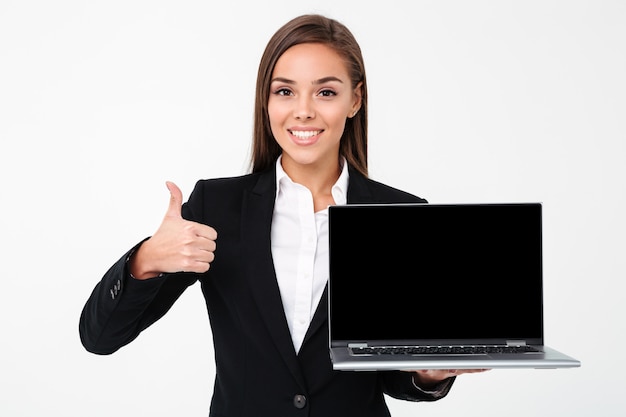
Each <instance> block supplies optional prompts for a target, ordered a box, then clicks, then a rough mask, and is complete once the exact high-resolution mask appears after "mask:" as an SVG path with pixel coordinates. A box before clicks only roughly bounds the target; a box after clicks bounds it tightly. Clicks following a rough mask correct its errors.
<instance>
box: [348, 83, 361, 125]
mask: <svg viewBox="0 0 626 417" xmlns="http://www.w3.org/2000/svg"><path fill="white" fill-rule="evenodd" d="M353 96H354V99H353V103H352V112H351V113H350V114H349V115H348V117H349V118H353V117H354V116H356V114H357V113H358V112H359V109H360V108H361V101H362V98H363V81H361V82H359V83H358V84H357V85H356V87H354V91H353Z"/></svg>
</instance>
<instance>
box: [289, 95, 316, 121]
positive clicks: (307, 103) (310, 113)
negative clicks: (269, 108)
mask: <svg viewBox="0 0 626 417" xmlns="http://www.w3.org/2000/svg"><path fill="white" fill-rule="evenodd" d="M293 117H294V118H296V119H297V120H308V119H312V118H314V117H315V109H314V106H313V103H312V101H311V99H310V98H308V97H304V96H302V97H300V98H299V99H298V100H297V101H296V104H295V106H294V109H293Z"/></svg>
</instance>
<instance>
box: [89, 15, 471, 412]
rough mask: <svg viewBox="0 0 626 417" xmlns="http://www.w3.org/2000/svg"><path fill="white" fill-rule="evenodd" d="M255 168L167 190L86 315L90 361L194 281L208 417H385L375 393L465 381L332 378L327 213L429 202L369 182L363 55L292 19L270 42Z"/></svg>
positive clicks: (327, 25)
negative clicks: (162, 208) (201, 319)
mask: <svg viewBox="0 0 626 417" xmlns="http://www.w3.org/2000/svg"><path fill="white" fill-rule="evenodd" d="M251 162H252V164H251V166H252V172H251V173H250V174H247V175H244V176H240V177H235V178H222V179H213V180H202V181H198V183H197V184H196V186H195V188H194V190H193V192H192V194H191V195H190V197H189V201H187V202H186V203H185V204H183V202H182V193H181V191H180V189H179V188H178V187H177V186H176V185H175V184H173V183H169V182H168V183H167V187H168V189H169V191H170V194H171V198H170V204H169V208H168V210H167V213H166V215H165V218H164V219H163V222H162V224H161V226H160V227H159V228H158V230H157V231H156V232H155V233H154V235H153V236H151V237H150V238H148V239H146V240H144V241H143V242H140V243H139V244H138V245H137V246H135V247H134V248H133V249H131V250H130V251H129V252H128V253H126V254H125V255H124V256H122V258H120V260H119V261H118V262H116V263H115V264H114V265H113V266H112V267H111V268H110V269H109V271H108V272H107V273H106V274H105V276H104V277H103V278H102V280H101V281H100V283H99V284H98V285H97V286H96V288H95V289H94V291H93V293H92V295H91V297H90V298H89V300H88V301H87V303H86V305H85V307H84V310H83V313H82V315H81V319H80V335H81V340H82V343H83V345H84V346H85V348H86V349H87V350H89V351H91V352H94V353H99V354H110V353H113V352H115V351H116V350H117V349H119V348H120V347H122V346H124V345H126V344H127V343H130V342H131V341H132V340H133V339H134V338H135V337H137V336H138V335H139V333H141V332H142V331H143V330H144V329H146V328H147V327H148V326H150V325H151V324H152V323H154V322H155V321H156V320H158V319H159V318H160V317H162V316H163V315H164V314H165V313H166V312H167V311H168V309H169V308H170V307H171V306H172V304H173V303H174V302H175V301H176V299H177V298H178V297H179V296H180V295H181V294H182V292H183V291H184V290H185V289H186V288H187V287H188V286H189V285H191V284H193V283H194V282H195V281H197V280H199V281H200V283H201V287H202V291H203V294H204V297H205V299H206V304H207V309H208V312H209V318H210V322H211V326H212V333H213V339H214V345H215V346H214V347H215V360H216V379H215V388H214V393H213V399H212V402H211V410H210V415H211V416H255V417H257V416H272V417H273V416H289V415H302V414H303V413H306V414H307V415H309V416H323V417H328V416H342V417H346V416H358V417H367V416H377V417H378V416H388V415H389V411H388V409H387V406H386V404H385V400H384V396H383V393H387V394H388V395H391V396H393V397H395V398H400V399H406V400H411V401H433V400H437V399H439V398H442V397H443V396H445V395H446V394H447V393H448V391H449V389H450V387H451V385H452V383H453V381H454V378H455V376H456V375H457V374H459V373H463V372H471V371H454V370H450V371H442V370H438V371H416V372H400V371H398V372H345V371H341V372H337V371H333V370H332V366H331V362H330V358H329V354H328V324H327V316H326V315H327V311H326V302H327V298H326V297H327V295H326V289H325V288H326V280H327V278H328V273H327V270H328V253H327V251H328V243H327V237H328V236H327V233H328V226H327V207H328V206H329V205H332V204H350V203H372V202H425V200H423V199H421V198H419V197H416V196H413V195H411V194H408V193H406V192H403V191H400V190H397V189H394V188H391V187H388V186H386V185H383V184H381V183H378V182H375V181H373V180H371V179H369V178H368V177H367V174H368V172H367V85H366V78H365V70H364V66H363V58H362V56H361V52H360V49H359V46H358V44H357V42H356V40H355V39H354V37H353V36H352V34H351V33H350V32H349V30H348V29H347V28H346V27H345V26H343V25H342V24H340V23H339V22H337V21H334V20H331V19H328V18H325V17H323V16H318V15H305V16H300V17H298V18H296V19H294V20H292V21H290V22H288V23H287V24H286V25H284V26H283V27H282V28H281V29H279V30H278V31H277V32H276V34H275V35H274V36H273V37H272V39H271V40H270V41H269V43H268V45H267V47H266V50H265V52H264V55H263V57H262V59H261V63H260V66H259V72H258V79H257V91H256V105H255V127H254V143H253V155H252V161H251ZM218 233H219V238H218Z"/></svg>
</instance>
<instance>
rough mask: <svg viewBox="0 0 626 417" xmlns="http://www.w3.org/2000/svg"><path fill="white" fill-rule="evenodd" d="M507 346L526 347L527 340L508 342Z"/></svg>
mask: <svg viewBox="0 0 626 417" xmlns="http://www.w3.org/2000/svg"><path fill="white" fill-rule="evenodd" d="M506 345H507V346H526V341H525V340H507V341H506Z"/></svg>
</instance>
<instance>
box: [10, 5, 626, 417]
mask: <svg viewBox="0 0 626 417" xmlns="http://www.w3.org/2000/svg"><path fill="white" fill-rule="evenodd" d="M299 4H300V2H296V1H293V0H290V1H276V0H270V1H252V0H249V1H229V2H214V1H208V0H207V1H200V0H195V1H192V0H177V1H165V0H156V1H155V0H150V1H148V0H145V1H140V0H124V1H118V0H114V1H112V0H109V1H89V2H87V1H78V0H76V1H70V0H58V1H45V0H40V1H35V0H20V1H17V0H15V1H11V0H2V1H1V2H0V144H1V145H0V146H1V151H0V179H1V181H2V186H1V189H0V195H1V196H2V200H1V204H0V207H1V210H2V211H1V212H0V227H1V229H0V249H1V251H0V256H1V258H2V284H1V286H0V294H1V301H0V326H1V332H0V415H2V416H7V417H14V416H61V417H65V416H67V417H84V416H89V417H98V416H109V415H116V416H120V417H123V416H138V415H139V416H141V415H150V416H206V415H207V412H208V405H209V400H210V396H211V392H212V385H213V378H214V365H213V357H212V344H211V333H210V328H209V325H208V320H207V317H206V311H205V307H204V304H203V299H202V297H201V294H200V289H199V286H198V285H195V286H193V287H191V288H190V289H189V290H188V291H187V292H186V293H185V294H184V295H183V296H182V298H181V299H180V301H179V302H178V303H177V304H176V305H175V306H174V307H173V308H172V310H171V311H170V313H169V314H168V315H167V316H165V317H164V318H163V319H162V320H161V321H160V322H158V323H157V324H155V325H154V326H153V327H152V328H150V329H149V330H147V331H146V332H144V333H143V334H142V335H141V336H140V337H139V338H138V339H137V340H136V341H135V342H133V343H132V344H130V345H128V346H127V347H125V348H123V349H121V350H120V351H119V352H117V353H116V354H114V355H111V356H97V355H93V354H90V353H87V352H86V351H85V350H84V349H83V348H82V346H81V344H80V341H79V338H78V318H79V315H80V311H81V309H82V306H83V304H84V302H85V301H86V299H87V297H88V296H89V294H90V292H91V290H92V288H93V287H94V285H95V284H96V283H97V282H98V280H99V279H100V277H101V276H102V275H103V274H104V272H105V271H106V269H107V268H108V267H109V266H110V265H111V264H112V263H113V262H114V261H116V260H117V259H118V257H119V256H121V255H122V254H123V253H124V252H125V251H126V250H127V249H128V248H130V247H131V246H132V245H133V244H135V243H136V242H137V241H139V240H140V239H142V238H144V237H145V236H148V235H150V234H151V233H153V232H154V230H156V228H157V227H158V225H159V223H160V221H161V218H162V216H163V214H164V213H165V210H166V207H167V203H168V192H167V189H166V188H165V185H164V182H165V181H166V180H172V181H175V182H176V183H177V184H178V185H179V186H180V187H181V189H182V190H183V193H184V196H185V198H187V197H188V195H189V192H190V191H191V189H192V187H193V185H194V183H195V181H196V180H198V179H200V178H210V177H218V176H230V175H238V174H242V173H245V172H246V170H247V167H248V165H247V163H248V157H249V146H250V139H251V130H252V110H253V98H254V87H255V80H256V70H257V66H258V62H259V58H260V56H261V53H262V51H263V48H264V47H265V44H266V42H267V41H268V40H269V38H270V36H271V35H272V34H273V33H274V31H275V30H277V29H278V28H279V27H280V26H281V25H282V24H283V23H285V22H287V21H288V20H289V19H291V18H293V17H295V16H297V15H299V14H303V13H309V12H320V13H324V14H327V15H328V16H330V17H334V18H336V19H338V20H340V21H342V22H344V23H345V24H346V25H347V26H348V27H349V28H350V29H351V30H352V31H353V33H354V34H355V36H356V37H357V39H358V40H359V42H360V44H361V46H362V49H363V54H364V57H365V60H366V66H367V71H368V73H367V75H368V82H369V86H370V90H369V92H370V134H371V136H370V174H371V177H372V178H374V179H377V180H380V181H382V182H385V183H388V184H390V185H393V186H396V187H398V188H402V189H405V190H407V191H410V192H412V193H415V194H417V195H420V196H423V197H425V198H427V199H428V200H429V201H430V202H433V203H436V202H493V201H501V202H511V201H540V202H543V204H544V239H545V241H544V242H545V250H544V255H545V265H544V267H545V268H544V271H545V318H546V327H545V334H546V338H547V342H548V344H550V345H552V346H553V347H555V348H557V349H559V350H563V351H565V352H566V353H568V354H570V355H572V356H574V357H576V358H578V359H580V360H581V362H582V367H580V368H576V369H567V370H492V371H490V372H487V373H484V374H480V375H464V376H461V377H459V378H458V380H457V383H456V384H455V386H454V388H453V390H452V392H451V393H450V395H449V396H448V397H447V398H446V399H444V400H442V401H439V402H435V403H421V404H414V403H407V402H401V401H396V400H390V401H389V404H390V407H391V409H392V412H393V415H394V417H400V416H409V415H419V416H452V415H464V416H501V415H507V416H510V417H514V416H525V417H526V416H570V417H573V416H580V417H588V416H603V417H606V416H623V415H626V401H625V400H624V393H623V391H624V388H625V387H626V380H625V377H624V371H625V370H626V369H625V366H624V359H623V358H624V356H623V354H624V350H623V348H622V347H621V346H620V345H621V344H622V343H623V342H624V341H625V340H624V339H625V338H626V337H625V335H624V334H625V330H626V329H625V327H626V326H625V325H624V317H626V311H625V309H626V308H625V307H624V283H623V280H624V271H625V269H626V262H625V259H626V257H625V256H624V250H625V249H626V245H625V239H624V236H625V233H626V221H625V219H624V218H625V210H624V209H625V203H626V190H625V188H626V187H625V179H626V168H625V159H626V158H625V157H626V126H625V120H626V118H625V116H626V99H625V97H626V3H624V2H622V1H618V0H615V1H608V0H604V1H602V0H587V1H583V0H562V1H558V0H525V1H495V0H494V1H484V0H478V1H462V0H458V1H457V0H454V1H453V0H450V1H434V0H433V1H405V2H400V1H393V0H387V1H384V2H374V1H372V2H367V1H363V0H342V1H337V0H318V1H315V2H310V4H315V6H312V5H311V6H302V5H299ZM432 296H433V297H439V298H441V311H433V312H424V314H422V315H423V316H425V318H426V319H433V318H435V319H436V316H437V314H441V312H442V311H445V308H446V304H448V303H454V302H455V300H453V299H447V298H446V295H445V294H432ZM420 297H421V296H416V299H415V303H416V311H419V301H420ZM480 302H481V300H479V299H478V300H476V303H480ZM512 308H524V306H512ZM601 346H602V347H601ZM242 378H245V375H242Z"/></svg>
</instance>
